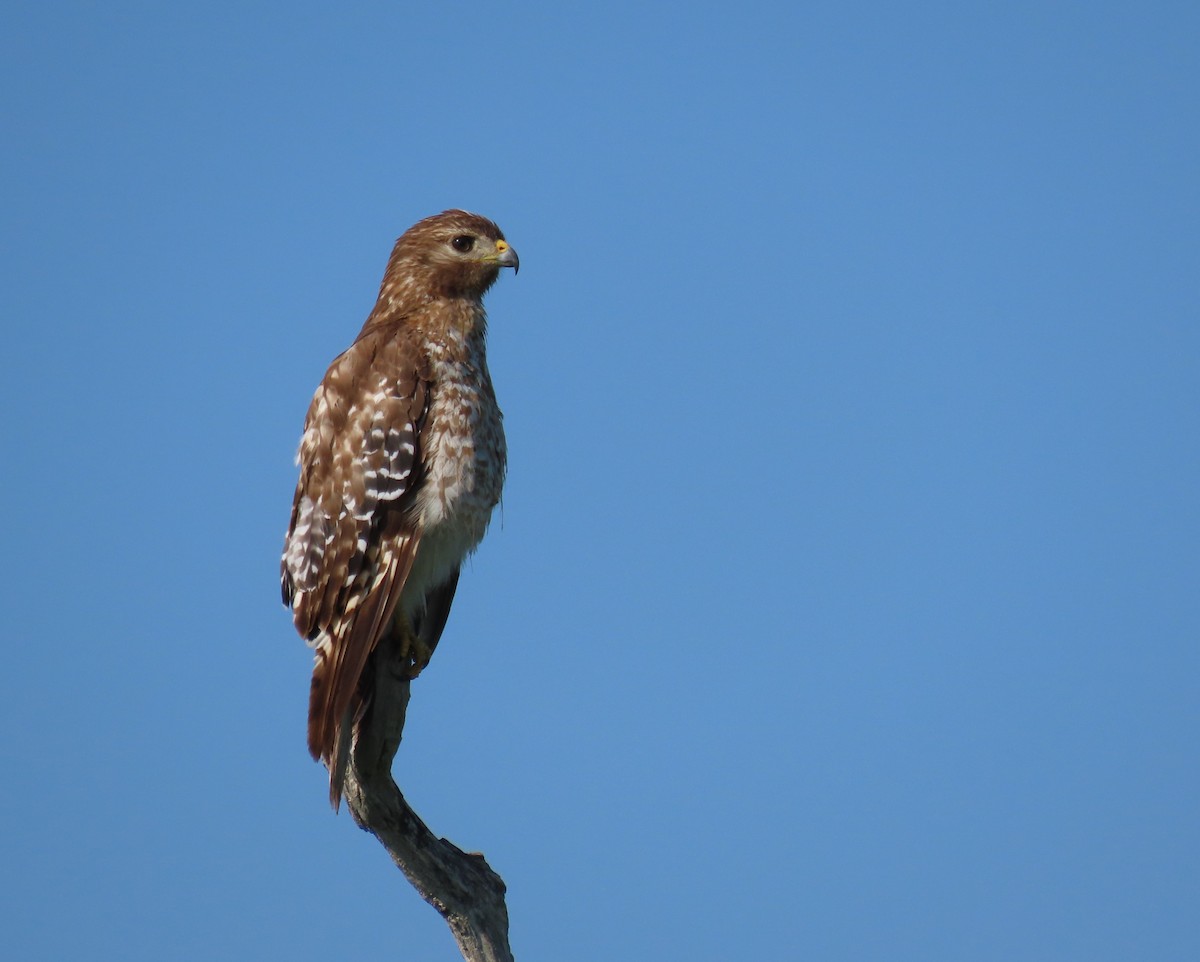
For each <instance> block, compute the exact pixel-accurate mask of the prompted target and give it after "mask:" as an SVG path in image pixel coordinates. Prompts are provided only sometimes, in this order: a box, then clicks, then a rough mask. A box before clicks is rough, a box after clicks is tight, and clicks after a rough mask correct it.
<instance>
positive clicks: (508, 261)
mask: <svg viewBox="0 0 1200 962" xmlns="http://www.w3.org/2000/svg"><path fill="white" fill-rule="evenodd" d="M496 263H497V264H499V265H500V266H501V267H511V268H512V269H513V273H514V274H516V273H517V272H518V271H520V269H521V258H519V257H517V252H516V251H515V250H513V249H512V248H511V247H510V246H509V245H508V242H507V241H496Z"/></svg>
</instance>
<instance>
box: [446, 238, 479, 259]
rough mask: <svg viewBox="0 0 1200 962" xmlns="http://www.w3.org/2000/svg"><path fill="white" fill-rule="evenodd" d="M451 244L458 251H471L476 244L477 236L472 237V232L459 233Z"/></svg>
mask: <svg viewBox="0 0 1200 962" xmlns="http://www.w3.org/2000/svg"><path fill="white" fill-rule="evenodd" d="M450 246H451V247H453V248H454V249H455V250H456V251H459V252H461V253H463V254H465V253H466V252H467V251H469V250H470V249H471V248H472V247H474V246H475V238H474V237H472V236H471V235H470V234H459V235H458V236H457V237H456V238H454V240H452V241H451V242H450Z"/></svg>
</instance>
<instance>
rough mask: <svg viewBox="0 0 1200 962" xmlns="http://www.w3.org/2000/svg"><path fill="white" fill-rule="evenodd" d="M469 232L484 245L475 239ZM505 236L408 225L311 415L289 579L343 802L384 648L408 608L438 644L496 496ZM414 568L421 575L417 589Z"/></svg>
mask: <svg viewBox="0 0 1200 962" xmlns="http://www.w3.org/2000/svg"><path fill="white" fill-rule="evenodd" d="M464 237H470V238H472V239H473V240H472V244H475V243H477V244H478V247H477V248H476V247H471V246H470V245H468V249H466V250H464V248H463V247H462V246H461V244H460V243H458V242H461V241H462V239H463V238H464ZM503 240H504V237H503V234H501V233H500V231H499V228H497V227H496V225H495V224H493V223H492V222H491V221H489V220H487V219H486V218H483V217H479V216H478V215H475V214H468V213H466V212H464V211H446V212H444V213H442V214H438V215H436V216H434V217H430V218H426V219H425V220H423V221H420V222H419V223H417V224H415V225H414V226H413V227H412V228H410V229H409V230H408V231H406V232H405V234H404V235H403V236H402V237H401V238H400V239H399V240H398V241H397V242H396V246H395V248H394V249H393V251H392V256H391V259H390V260H389V262H388V267H387V270H386V271H385V273H384V278H383V282H382V284H381V285H380V290H379V297H378V300H377V302H376V304H375V308H374V310H373V311H372V312H371V315H370V316H369V317H368V318H367V321H366V323H365V324H364V325H363V328H362V330H361V332H360V333H359V335H358V337H357V338H356V339H355V341H354V343H353V344H352V345H351V346H350V348H349V349H348V350H346V351H345V352H344V353H342V354H341V355H339V356H338V357H337V358H335V359H334V361H333V363H332V364H330V366H329V370H328V371H327V372H326V375H325V378H324V379H323V380H322V382H321V384H320V386H319V387H318V388H317V390H316V392H315V394H314V395H313V399H312V403H311V404H310V406H309V410H308V414H307V417H306V418H305V425H304V435H303V438H302V440H301V444H300V451H299V453H298V455H297V462H298V464H299V466H300V477H299V481H298V483H297V485H296V493H295V497H294V498H293V501H292V512H291V519H290V523H289V527H288V536H287V541H286V544H285V546H284V556H283V560H282V563H281V571H280V575H281V579H280V580H281V590H282V595H283V599H284V601H285V603H286V604H288V605H290V606H291V608H292V613H293V618H294V621H295V624H296V628H297V630H298V631H299V632H300V634H301V635H303V636H304V637H305V638H306V639H308V640H309V641H310V642H311V643H312V644H313V645H314V647H315V649H316V652H315V654H316V659H315V664H314V667H313V676H312V684H311V688H310V692H309V720H308V746H309V751H310V752H311V753H312V754H313V757H314V758H319V759H320V760H322V761H323V762H324V763H325V764H326V766H327V767H328V768H329V771H330V798H331V801H332V802H333V805H334V807H335V808H336V807H337V805H338V802H339V801H340V798H341V790H342V783H343V777H344V772H345V766H346V762H347V757H348V753H349V751H350V747H351V745H352V743H353V737H354V727H355V726H356V725H357V723H358V721H359V719H360V718H361V717H362V716H363V713H364V711H365V710H366V708H367V704H366V699H367V697H368V695H367V694H366V693H365V692H364V691H363V682H362V679H363V677H364V673H365V672H366V669H367V665H368V663H369V662H370V660H371V657H372V654H373V652H374V651H375V650H376V648H377V647H378V645H379V643H380V641H381V640H382V639H383V638H385V637H386V636H387V634H388V633H389V632H390V631H393V630H396V627H395V626H396V622H397V618H398V617H409V618H412V619H413V620H414V621H416V622H417V628H418V631H419V634H420V637H421V639H422V640H423V641H425V643H426V644H427V646H428V647H429V648H430V649H432V647H433V646H434V645H436V644H437V640H438V637H439V636H440V635H441V631H442V628H443V627H444V625H445V622H446V616H447V614H448V613H449V609H450V603H451V601H452V600H453V597H454V590H455V586H456V584H457V577H458V565H459V564H460V563H461V560H462V558H465V557H466V555H467V554H468V553H469V552H470V551H471V550H473V549H474V546H475V545H476V544H477V543H478V541H479V538H481V537H482V534H483V530H484V529H485V528H486V526H487V519H488V517H489V516H490V513H491V509H492V507H493V506H494V504H495V503H496V501H497V500H498V499H499V495H500V486H501V484H502V481H503V476H504V457H505V454H504V437H503V429H502V426H501V424H500V412H499V409H498V408H497V407H496V402H495V395H494V393H493V391H492V387H491V380H490V377H489V375H488V373H487V365H486V360H485V356H484V344H483V339H484V334H485V316H484V313H483V308H482V303H481V298H482V297H483V294H484V292H485V291H486V290H487V289H488V288H489V287H490V286H491V285H492V283H494V282H495V280H496V277H497V275H498V274H499V268H500V264H501V260H500V252H501V250H504V251H508V253H507V254H506V255H505V259H504V260H503V263H504V264H505V265H506V266H513V267H515V266H516V259H515V252H513V251H511V250H510V249H509V248H508V246H507V243H504V244H501V243H500V242H502V241H503ZM472 251H473V252H474V253H472ZM435 422H436V423H435ZM431 471H436V474H431ZM431 478H433V479H434V482H430V479H431ZM464 479H465V480H464ZM427 489H429V490H427ZM427 523H428V524H430V525H432V526H433V530H437V531H439V532H441V533H442V534H441V540H440V541H437V539H435V543H437V544H440V545H441V547H439V548H436V549H429V550H430V552H432V555H430V557H433V558H436V559H437V560H430V557H426V560H425V561H424V562H423V565H424V566H423V567H421V562H419V558H418V552H419V549H420V548H421V546H422V544H424V543H426V541H427V538H426V536H427V534H428V533H429V532H428V531H427V530H426V529H425V528H424V527H423V526H424V525H425V524H427ZM447 545H451V546H452V547H449V548H448V547H446V546H447ZM447 551H449V552H450V553H449V554H446V552H447ZM439 552H440V553H439ZM414 566H417V567H418V568H419V570H420V571H421V572H423V573H422V574H420V575H419V576H417V575H414ZM410 577H417V578H418V580H417V581H415V582H414V584H415V585H416V587H415V588H414V589H413V592H415V593H410V594H407V595H406V594H405V589H406V586H408V584H409V581H410ZM402 598H403V599H404V600H403V604H404V611H405V612H406V614H405V613H400V614H399V615H398V610H399V608H400V606H401V600H402Z"/></svg>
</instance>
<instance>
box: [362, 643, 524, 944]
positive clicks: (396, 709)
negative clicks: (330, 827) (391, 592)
mask: <svg viewBox="0 0 1200 962" xmlns="http://www.w3.org/2000/svg"><path fill="white" fill-rule="evenodd" d="M374 665H375V671H374V681H373V683H374V694H373V697H372V701H371V707H370V709H369V710H368V712H367V714H366V716H365V717H364V718H363V719H362V721H361V722H360V723H359V725H358V729H357V733H356V737H355V742H354V748H353V750H352V752H351V757H350V764H349V766H348V770H347V772H346V784H345V793H346V795H345V797H346V804H347V806H348V807H349V809H350V813H351V814H352V815H353V816H354V820H355V821H356V822H358V824H359V826H360V827H361V828H363V829H365V830H366V831H368V832H370V833H371V834H372V835H374V836H375V837H376V838H377V839H379V841H380V843H381V844H382V845H383V847H384V848H386V849H387V851H388V854H389V855H391V857H392V861H393V862H395V863H396V865H397V866H398V867H399V869H400V871H402V872H403V873H404V875H405V877H406V878H407V879H408V880H409V881H410V882H411V883H412V884H413V887H414V888H416V890H417V891H418V892H419V893H420V894H421V898H423V899H424V900H425V901H426V902H428V903H429V904H430V905H432V906H433V907H434V908H435V909H437V910H438V912H439V913H440V914H441V916H442V918H444V919H445V920H446V924H447V925H449V926H450V931H451V932H453V933H454V938H455V941H457V942H458V947H459V950H460V951H461V952H462V956H463V958H464V959H465V960H466V962H513V955H512V950H511V949H510V948H509V945H508V908H507V906H506V905H505V902H504V892H505V887H504V880H503V879H501V878H500V876H499V875H497V874H496V873H495V872H493V871H492V870H491V868H490V867H489V866H488V864H487V862H486V861H484V858H483V856H482V855H475V854H468V853H466V852H464V851H462V850H461V849H460V848H458V846H456V845H454V844H453V843H452V842H449V841H447V840H446V839H444V838H436V837H435V836H434V834H433V833H432V832H431V831H429V829H428V828H426V827H425V823H424V822H422V821H421V819H420V818H418V817H417V814H416V813H415V812H414V811H413V810H412V809H411V808H410V807H409V805H408V802H406V801H405V800H404V796H403V795H402V794H401V793H400V789H399V787H397V785H396V783H395V781H394V780H393V779H392V759H393V758H394V757H395V755H396V749H398V748H399V747H400V737H401V735H402V733H403V731H404V718H405V712H406V710H407V708H408V699H409V684H410V682H409V680H408V679H407V678H405V677H404V676H403V671H402V664H401V661H400V659H399V657H398V652H397V651H396V650H395V648H394V647H390V648H388V647H386V646H385V645H381V646H380V648H379V649H378V650H377V651H376V653H375V656H374Z"/></svg>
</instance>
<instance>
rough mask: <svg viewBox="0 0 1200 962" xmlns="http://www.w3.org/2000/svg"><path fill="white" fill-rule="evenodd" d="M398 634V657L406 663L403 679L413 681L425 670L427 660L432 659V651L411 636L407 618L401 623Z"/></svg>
mask: <svg viewBox="0 0 1200 962" xmlns="http://www.w3.org/2000/svg"><path fill="white" fill-rule="evenodd" d="M400 632H401V634H400V656H401V659H402V660H403V661H404V662H406V667H405V668H404V677H405V678H408V679H413V678H416V677H417V675H419V674H421V672H422V671H424V670H425V666H426V665H428V664H429V659H430V658H432V657H433V649H432V648H430V647H429V646H428V645H427V644H425V642H423V641H422V640H421V639H420V638H418V637H417V636H416V635H415V634H413V630H412V626H411V625H409V623H408V619H407V618H406V619H405V620H404V622H403V623H402V625H401V628H400Z"/></svg>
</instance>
